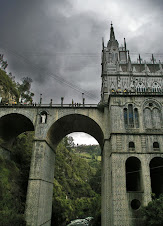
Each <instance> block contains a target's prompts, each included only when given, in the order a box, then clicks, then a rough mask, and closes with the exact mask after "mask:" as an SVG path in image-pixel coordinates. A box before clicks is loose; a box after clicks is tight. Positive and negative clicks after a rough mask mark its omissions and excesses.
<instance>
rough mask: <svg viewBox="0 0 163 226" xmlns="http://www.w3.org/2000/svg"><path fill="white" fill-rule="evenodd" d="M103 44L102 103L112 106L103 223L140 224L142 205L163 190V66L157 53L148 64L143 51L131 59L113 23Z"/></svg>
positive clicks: (106, 149)
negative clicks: (156, 57) (106, 40)
mask: <svg viewBox="0 0 163 226" xmlns="http://www.w3.org/2000/svg"><path fill="white" fill-rule="evenodd" d="M102 46H103V48H102V75H101V77H102V87H101V103H100V104H101V105H103V106H104V111H106V109H107V108H108V112H107V114H108V116H106V117H108V131H107V132H108V137H109V138H108V140H106V141H105V142H104V149H103V153H102V155H103V159H104V161H105V162H104V163H103V164H102V165H103V170H102V181H103V182H102V183H103V184H102V188H103V190H102V194H103V195H102V197H103V198H102V213H103V216H102V225H105V226H107V225H116V226H120V225H123V226H127V225H128V226H135V225H139V226H140V225H143V219H142V216H141V206H145V205H147V204H148V202H149V201H151V199H152V197H153V196H155V197H159V195H160V194H161V193H163V65H162V63H161V62H160V61H159V62H158V63H156V62H155V59H154V56H153V55H152V59H151V62H150V63H146V62H145V61H142V59H141V57H140V55H139V58H138V61H137V62H136V63H132V62H131V58H130V54H129V51H128V50H127V47H126V41H125V39H124V46H121V47H119V43H118V41H117V40H116V39H115V34H114V28H113V26H112V24H111V28H110V40H109V41H108V43H107V46H106V47H105V46H104V42H103V43H102ZM106 143H107V146H108V147H107V148H105V145H106ZM106 200H107V201H106ZM103 203H105V204H104V205H103Z"/></svg>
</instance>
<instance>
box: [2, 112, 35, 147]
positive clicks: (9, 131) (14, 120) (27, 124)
mask: <svg viewBox="0 0 163 226" xmlns="http://www.w3.org/2000/svg"><path fill="white" fill-rule="evenodd" d="M25 131H34V125H33V123H32V121H31V120H30V119H29V118H27V117H26V116H24V115H22V114H18V113H10V114H6V115H4V116H2V117H1V118H0V137H1V138H2V139H3V140H4V143H5V144H6V145H7V146H11V145H12V143H13V141H14V139H15V137H17V136H18V135H19V134H21V133H23V132H25Z"/></svg>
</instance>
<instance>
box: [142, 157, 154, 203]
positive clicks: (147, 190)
mask: <svg viewBox="0 0 163 226" xmlns="http://www.w3.org/2000/svg"><path fill="white" fill-rule="evenodd" d="M150 157H151V156H150V155H149V154H144V156H143V160H142V165H141V167H142V179H143V190H144V203H143V205H144V206H147V205H148V203H149V202H150V201H151V193H152V189H151V177H150V167H149V163H150Z"/></svg>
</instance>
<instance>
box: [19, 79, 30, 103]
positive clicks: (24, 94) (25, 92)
mask: <svg viewBox="0 0 163 226" xmlns="http://www.w3.org/2000/svg"><path fill="white" fill-rule="evenodd" d="M31 83H32V79H31V78H29V77H24V78H22V84H19V83H18V84H17V87H18V90H19V93H20V96H21V98H22V100H23V101H25V102H30V103H32V98H33V96H34V93H32V92H31V91H30V89H31Z"/></svg>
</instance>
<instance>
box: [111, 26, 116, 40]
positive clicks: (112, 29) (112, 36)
mask: <svg viewBox="0 0 163 226" xmlns="http://www.w3.org/2000/svg"><path fill="white" fill-rule="evenodd" d="M113 40H115V34H114V28H113V24H112V22H111V27H110V41H113Z"/></svg>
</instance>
